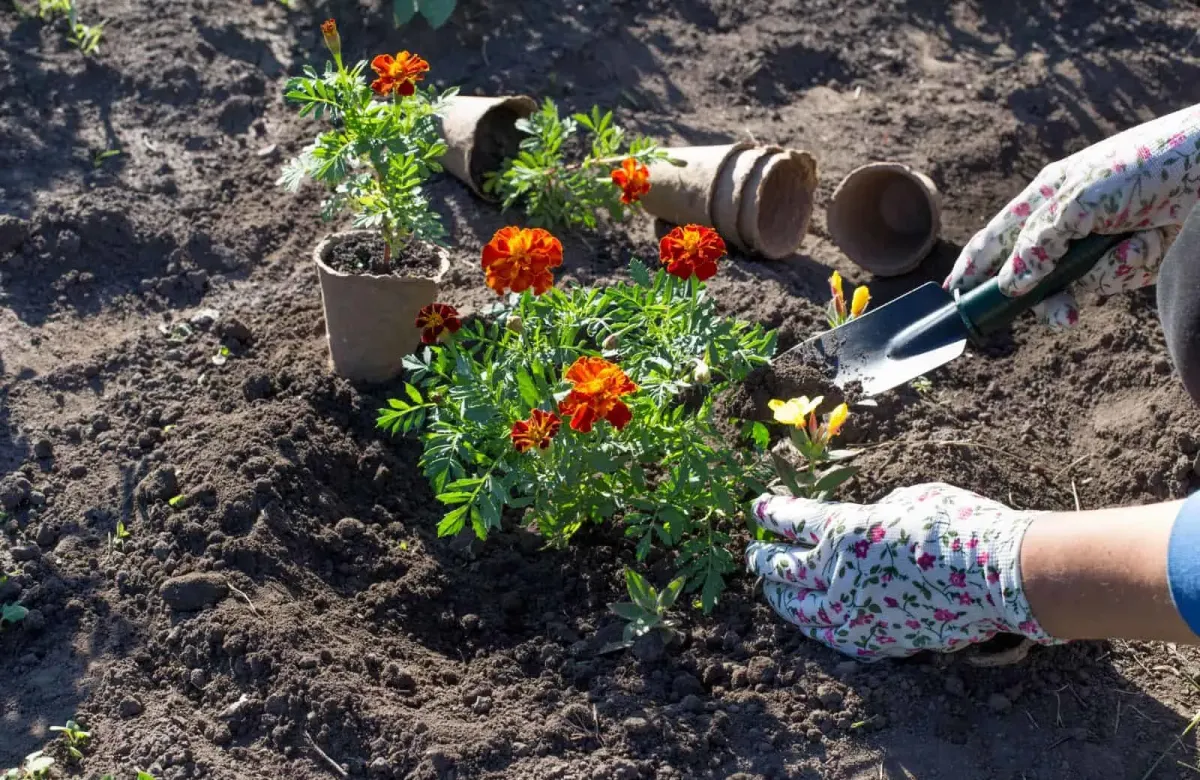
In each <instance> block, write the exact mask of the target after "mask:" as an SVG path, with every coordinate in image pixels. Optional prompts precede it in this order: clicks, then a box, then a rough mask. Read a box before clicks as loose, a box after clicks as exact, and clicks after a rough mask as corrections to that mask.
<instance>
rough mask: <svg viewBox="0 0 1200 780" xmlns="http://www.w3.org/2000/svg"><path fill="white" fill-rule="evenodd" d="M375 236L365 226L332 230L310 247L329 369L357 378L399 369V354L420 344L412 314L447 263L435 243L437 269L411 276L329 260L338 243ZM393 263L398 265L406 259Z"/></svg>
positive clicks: (431, 293) (377, 378) (434, 290)
mask: <svg viewBox="0 0 1200 780" xmlns="http://www.w3.org/2000/svg"><path fill="white" fill-rule="evenodd" d="M377 236H378V233H375V232H374V231H369V230H348V231H345V232H341V233H334V234H333V235H331V236H329V237H327V238H326V239H325V240H324V241H322V242H321V243H320V244H318V245H317V248H316V250H315V251H314V252H313V259H314V260H315V261H316V263H317V274H318V276H319V277H320V280H321V304H322V308H323V309H324V312H325V332H326V334H327V338H328V341H329V356H330V358H331V360H332V363H333V370H334V371H335V372H336V373H338V374H340V375H341V376H344V377H346V378H347V379H351V380H354V381H361V382H383V381H386V380H388V379H391V378H392V377H394V376H396V375H397V374H399V373H400V371H401V369H402V368H403V363H404V357H405V356H406V355H410V354H412V353H413V352H415V351H416V350H417V348H418V347H419V346H420V344H421V331H420V330H418V329H417V327H416V319H417V313H418V312H419V311H420V310H421V309H422V307H424V306H427V305H428V304H431V303H433V302H434V300H435V299H436V298H437V294H438V282H440V281H441V279H442V277H443V276H444V275H445V274H446V271H448V270H449V268H450V253H449V252H447V251H446V250H445V249H443V248H441V247H436V246H435V247H433V249H434V250H436V257H437V267H436V270H432V271H430V270H426V271H420V272H417V271H414V274H413V275H412V276H397V275H387V276H381V275H377V274H355V273H346V272H344V271H339V270H336V269H334V268H331V267H330V265H329V264H328V262H329V260H330V258H331V255H332V253H333V252H334V251H335V250H336V249H337V248H338V247H339V245H342V244H344V243H345V242H348V241H352V240H355V239H358V240H362V239H363V238H364V237H365V238H373V237H377ZM392 262H393V263H394V264H396V265H397V266H398V267H399V268H401V269H403V267H404V262H405V259H404V257H403V256H402V257H399V258H394V259H393V261H392Z"/></svg>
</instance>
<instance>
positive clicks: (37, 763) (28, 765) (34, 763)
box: [2, 750, 54, 780]
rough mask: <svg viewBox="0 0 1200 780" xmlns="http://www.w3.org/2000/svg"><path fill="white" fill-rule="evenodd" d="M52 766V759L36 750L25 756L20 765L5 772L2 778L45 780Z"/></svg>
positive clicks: (11, 779) (10, 779) (8, 779)
mask: <svg viewBox="0 0 1200 780" xmlns="http://www.w3.org/2000/svg"><path fill="white" fill-rule="evenodd" d="M52 766H54V759H53V758H51V757H50V756H47V755H45V753H44V752H43V751H41V750H37V751H34V752H33V753H30V754H29V755H27V756H25V760H24V761H23V762H21V766H19V767H16V768H14V769H10V770H8V771H7V772H5V773H4V777H3V778H2V780H46V778H48V777H50V767H52Z"/></svg>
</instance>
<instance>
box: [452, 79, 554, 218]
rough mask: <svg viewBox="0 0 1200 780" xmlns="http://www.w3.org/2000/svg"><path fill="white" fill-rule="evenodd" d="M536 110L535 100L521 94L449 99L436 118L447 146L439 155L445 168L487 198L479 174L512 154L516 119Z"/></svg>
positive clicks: (517, 133) (497, 166) (495, 167)
mask: <svg viewBox="0 0 1200 780" xmlns="http://www.w3.org/2000/svg"><path fill="white" fill-rule="evenodd" d="M536 110H537V103H536V102H534V100H533V98H530V97H526V96H525V95H515V96H512V97H472V96H466V95H458V96H456V97H453V98H451V99H450V100H449V101H448V103H447V106H446V110H445V111H444V112H443V115H442V116H441V117H440V118H439V124H440V126H441V132H442V138H443V139H445V141H446V147H447V149H446V156H445V157H444V158H442V162H443V164H444V165H445V166H446V170H448V171H450V173H452V174H453V175H454V176H455V177H456V178H458V179H459V180H461V181H462V182H464V183H465V184H466V185H467V186H468V187H470V188H471V189H472V190H474V191H475V194H476V195H479V196H480V197H484V198H488V197H489V196H488V195H485V194H484V192H483V175H484V174H485V173H487V172H489V171H498V170H500V166H501V165H502V164H503V163H504V161H505V160H506V159H507V158H509V157H515V156H516V154H517V152H518V151H519V150H520V145H521V137H522V133H521V131H520V130H518V129H517V127H516V123H517V120H518V119H524V118H526V117H528V116H529V115H530V114H532V113H533V112H534V111H536Z"/></svg>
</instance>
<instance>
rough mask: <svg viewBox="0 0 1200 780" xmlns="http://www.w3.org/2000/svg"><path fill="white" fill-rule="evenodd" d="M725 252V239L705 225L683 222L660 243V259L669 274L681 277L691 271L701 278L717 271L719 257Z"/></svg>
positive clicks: (688, 277) (690, 274)
mask: <svg viewBox="0 0 1200 780" xmlns="http://www.w3.org/2000/svg"><path fill="white" fill-rule="evenodd" d="M724 255H725V241H724V240H723V239H722V238H721V237H720V236H719V235H717V231H715V230H713V229H712V228H710V227H704V226H703V225H684V226H682V227H677V228H675V229H674V230H672V231H671V232H670V233H667V234H666V235H665V236H663V238H662V241H660V242H658V258H659V260H661V261H662V263H663V265H665V266H666V267H667V273H669V274H671V275H672V276H678V277H679V278H680V279H690V278H691V276H692V274H695V275H696V278H697V279H699V280H700V281H702V282H703V281H704V280H705V279H709V278H711V277H712V276H713V275H714V274H716V273H717V260H720V259H721V257H723V256H724Z"/></svg>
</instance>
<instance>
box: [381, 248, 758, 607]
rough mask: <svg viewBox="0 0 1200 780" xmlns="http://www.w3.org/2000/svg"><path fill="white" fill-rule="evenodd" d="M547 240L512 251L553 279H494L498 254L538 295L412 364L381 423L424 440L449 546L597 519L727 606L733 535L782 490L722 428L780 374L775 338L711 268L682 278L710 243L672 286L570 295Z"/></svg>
mask: <svg viewBox="0 0 1200 780" xmlns="http://www.w3.org/2000/svg"><path fill="white" fill-rule="evenodd" d="M542 233H544V234H545V235H542V234H538V235H536V236H535V235H529V236H527V237H526V238H523V239H519V240H518V238H516V237H517V236H518V235H519V231H518V229H517V228H505V229H503V230H501V231H499V232H498V233H497V238H500V239H502V241H501V242H500V243H502V244H503V245H504V247H506V250H505V251H508V252H512V251H513V247H514V246H516V247H518V248H520V249H521V251H523V252H525V257H526V259H525V260H522V261H520V262H516V265H518V266H521V267H522V268H524V267H525V265H526V264H528V265H530V266H534V265H536V266H537V267H538V268H539V269H544V273H545V274H546V275H547V277H548V279H549V281H550V283H549V284H547V285H545V286H542V287H540V288H539V285H537V284H536V283H535V282H534V281H532V277H529V278H522V277H520V275H519V274H517V275H516V276H513V275H505V276H503V278H504V279H505V280H506V281H504V282H503V283H501V282H499V281H497V280H498V279H499V278H500V276H501V275H499V274H497V277H496V279H493V278H492V271H493V270H495V268H496V263H497V262H498V260H497V257H498V255H497V250H496V249H495V248H493V249H492V250H490V251H489V250H488V249H485V250H484V254H483V258H482V263H481V264H482V265H483V266H484V267H485V268H486V269H487V272H488V275H489V276H488V284H489V286H491V287H492V288H493V289H498V290H499V291H507V290H513V289H518V287H519V288H520V289H521V290H522V291H521V292H520V293H509V294H508V295H507V296H506V297H504V299H503V300H502V301H501V302H499V303H498V304H496V305H495V306H494V307H493V308H491V309H490V310H488V311H485V312H483V313H482V316H479V317H476V318H474V319H471V320H469V321H464V322H463V324H462V327H461V329H460V330H459V331H458V332H456V333H449V332H448V331H447V332H446V333H444V334H442V341H440V342H439V343H436V344H433V345H431V346H429V347H428V348H426V349H424V350H423V351H422V352H421V353H420V354H418V355H415V356H412V357H411V358H409V359H408V360H407V361H406V365H407V367H408V369H409V371H410V372H411V373H410V382H409V383H408V384H406V385H405V388H404V394H403V397H400V398H394V399H391V400H390V401H389V404H388V407H387V408H385V409H381V410H380V413H379V420H378V422H379V425H380V426H381V427H383V428H384V429H386V430H388V431H391V432H393V433H409V432H413V433H418V434H419V436H420V438H421V441H422V443H423V446H424V455H423V456H422V459H421V466H422V468H423V469H424V472H425V474H426V476H427V477H428V478H429V480H430V482H431V484H432V486H433V489H434V492H435V493H436V495H437V498H438V500H439V501H440V502H442V503H443V504H445V505H446V506H447V510H448V511H447V512H446V514H445V516H444V517H443V518H442V520H441V523H440V524H439V526H438V533H439V534H441V535H448V534H457V533H459V532H460V531H462V530H463V529H464V528H466V527H467V526H468V525H469V526H470V527H471V528H472V529H473V531H474V532H475V534H477V535H478V536H479V537H480V538H484V537H486V536H487V535H488V534H489V533H490V532H492V531H494V530H496V529H498V528H500V527H501V524H502V521H503V520H504V518H506V517H507V518H508V520H509V521H510V522H518V521H520V522H525V523H527V524H529V525H530V526H531V527H532V528H534V529H536V530H537V531H538V532H540V533H541V534H542V535H543V536H545V537H546V539H547V540H548V541H549V542H551V543H553V544H562V543H565V542H566V541H567V540H569V539H570V538H571V536H572V535H573V534H574V533H575V532H576V531H578V530H579V529H580V528H581V527H582V526H583V525H584V524H585V523H598V522H604V521H609V520H612V521H616V522H620V523H621V524H622V525H623V527H624V529H625V534H626V535H627V536H628V537H629V538H630V539H632V540H634V541H636V554H637V557H638V559H639V560H644V559H646V558H647V557H648V556H650V555H652V554H653V552H654V550H655V549H656V548H664V549H665V550H666V551H667V552H669V553H670V554H672V555H674V556H675V557H676V563H677V565H678V568H679V570H680V572H679V573H680V576H682V577H684V578H685V580H686V582H687V588H688V589H689V590H690V591H694V592H696V593H698V598H699V600H700V602H701V603H702V605H703V606H704V607H705V608H706V609H711V608H712V606H713V605H714V604H715V603H716V601H717V598H718V596H719V594H720V592H721V589H722V587H723V582H724V577H725V575H726V574H728V573H729V572H731V571H733V570H734V569H735V558H734V556H733V554H732V552H731V551H730V549H729V544H730V537H729V533H730V531H731V530H732V529H733V528H734V527H735V526H736V525H737V524H739V523H740V522H741V519H742V517H744V506H745V503H744V502H745V501H746V500H748V499H749V498H750V497H752V496H753V495H757V494H758V493H759V492H761V491H762V490H763V489H765V487H766V484H767V483H768V482H769V481H770V479H771V472H770V467H769V465H768V464H767V463H766V462H765V460H764V458H763V457H762V454H761V453H760V452H758V451H757V450H755V449H754V448H752V447H743V448H738V447H735V446H733V445H732V444H731V443H729V442H728V441H726V438H725V436H724V435H723V434H722V433H721V432H720V431H718V429H717V427H716V420H715V418H714V414H713V403H714V399H715V398H716V397H718V396H719V395H721V394H722V393H723V392H724V391H726V390H728V389H729V388H730V387H731V385H732V384H734V383H737V382H741V381H742V380H743V379H745V377H746V376H747V375H748V374H749V372H750V371H751V370H753V369H754V368H756V367H759V366H762V365H765V364H766V363H767V362H768V360H769V358H770V356H771V355H772V353H773V352H774V348H775V337H774V334H773V333H769V332H766V331H764V330H763V329H762V328H761V327H759V326H757V325H750V324H746V323H742V322H737V321H735V320H733V319H731V318H728V317H723V316H721V315H719V314H718V312H717V310H716V304H715V301H714V300H713V299H712V298H711V297H710V296H709V295H708V293H707V291H706V290H705V286H704V283H703V282H702V281H701V280H700V279H699V278H698V276H697V275H696V274H695V273H692V274H690V275H688V276H687V277H686V278H681V275H675V274H674V273H670V272H668V270H669V268H670V266H671V264H672V263H675V264H676V266H679V264H680V263H681V262H684V261H686V262H684V264H690V267H692V268H695V267H697V266H699V267H701V268H703V267H706V266H705V262H706V261H712V262H715V261H713V260H712V258H707V257H706V256H704V255H703V253H704V252H705V251H707V249H706V247H708V246H710V244H707V243H705V242H702V241H697V242H695V243H694V245H692V249H691V250H690V251H692V252H693V253H694V254H695V257H692V258H691V259H688V258H682V257H681V256H680V255H678V254H677V253H675V250H673V249H672V248H671V245H669V244H664V245H663V246H660V252H661V254H660V263H661V264H662V267H660V269H659V270H658V271H657V273H653V274H652V273H651V271H650V269H649V268H647V267H646V266H645V265H643V264H642V263H641V262H639V261H637V260H634V261H633V262H632V263H631V265H630V275H631V277H632V281H631V282H624V283H620V284H615V285H612V286H609V287H605V288H600V289H592V288H586V287H569V288H566V289H562V288H559V287H555V286H553V285H552V279H553V277H552V271H553V268H555V267H557V266H558V264H559V263H560V262H561V245H559V244H558V243H557V241H556V240H554V241H552V240H551V239H553V236H550V235H549V234H548V233H545V231H542ZM495 241H496V239H493V243H494V242H495ZM493 243H489V245H488V246H489V247H492V246H493ZM535 247H541V248H542V250H541V251H542V254H541V255H540V256H536V257H535V255H537V252H534V251H533V248H535ZM499 254H501V255H502V254H504V252H500V253H499ZM514 262H515V261H514ZM677 270H678V268H677ZM542 272H543V271H542V270H539V271H538V274H541V273H542ZM515 278H521V279H522V281H520V282H518V283H517V285H514V284H513V283H512V281H511V280H512V279H515ZM701 365H702V366H704V370H703V372H701V371H699V368H698V367H699V366H701ZM697 374H702V378H703V380H704V381H703V382H700V381H698V379H697Z"/></svg>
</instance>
